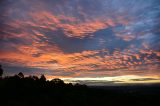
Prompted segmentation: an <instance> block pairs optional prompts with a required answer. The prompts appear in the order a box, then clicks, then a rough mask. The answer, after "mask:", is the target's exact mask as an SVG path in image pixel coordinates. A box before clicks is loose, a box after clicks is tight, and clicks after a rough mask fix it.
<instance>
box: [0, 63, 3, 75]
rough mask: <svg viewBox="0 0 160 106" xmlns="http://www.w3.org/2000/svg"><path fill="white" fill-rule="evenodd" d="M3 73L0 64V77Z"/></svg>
mask: <svg viewBox="0 0 160 106" xmlns="http://www.w3.org/2000/svg"><path fill="white" fill-rule="evenodd" d="M2 75H3V69H2V66H1V65H0V77H2Z"/></svg>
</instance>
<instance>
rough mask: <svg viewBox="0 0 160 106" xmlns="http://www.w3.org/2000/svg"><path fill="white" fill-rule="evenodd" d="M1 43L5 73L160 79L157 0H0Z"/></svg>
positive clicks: (114, 79) (0, 61) (107, 79)
mask: <svg viewBox="0 0 160 106" xmlns="http://www.w3.org/2000/svg"><path fill="white" fill-rule="evenodd" d="M0 46H1V47H0V64H2V66H3V68H4V70H5V73H4V74H5V75H14V74H16V73H18V72H23V73H24V74H25V75H38V76H39V75H41V74H44V75H45V76H46V77H47V78H48V79H51V78H55V77H58V78H63V79H65V80H67V81H68V80H72V81H75V80H78V81H81V82H86V83H88V82H87V81H89V82H90V84H91V82H92V83H93V82H94V84H96V81H98V84H102V83H101V82H103V83H104V82H105V83H115V82H116V83H118V82H125V83H126V82H130V83H134V82H136V83H138V82H140V83H144V82H152V81H153V82H160V1H159V0H0ZM68 78H69V79H68ZM77 78H78V79H77ZM79 78H80V79H79ZM93 79H94V80H93ZM82 80H83V81H82Z"/></svg>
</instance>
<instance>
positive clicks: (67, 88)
mask: <svg viewBox="0 0 160 106" xmlns="http://www.w3.org/2000/svg"><path fill="white" fill-rule="evenodd" d="M0 91H1V94H0V97H1V98H0V106H155V105H157V106H158V105H159V104H156V103H159V102H158V101H159V98H160V95H159V94H160V86H158V85H156V86H155V85H152V86H121V87H120V86H119V87H87V86H86V85H80V84H74V85H73V84H71V83H64V82H63V80H61V79H58V78H56V79H53V80H51V81H47V80H46V78H45V76H44V75H42V76H41V77H40V78H38V77H37V76H29V77H24V75H23V73H19V74H18V75H15V76H12V77H5V78H2V79H0Z"/></svg>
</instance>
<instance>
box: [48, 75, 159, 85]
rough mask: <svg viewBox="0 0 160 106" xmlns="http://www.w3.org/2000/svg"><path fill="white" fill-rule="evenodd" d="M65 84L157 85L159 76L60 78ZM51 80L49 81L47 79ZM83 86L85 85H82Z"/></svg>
mask: <svg viewBox="0 0 160 106" xmlns="http://www.w3.org/2000/svg"><path fill="white" fill-rule="evenodd" d="M61 79H62V80H64V82H65V83H81V82H83V81H84V82H99V83H100V82H103V83H105V82H106V83H107V82H113V84H141V83H145V84H146V83H148V84H150V83H159V82H160V76H156V75H154V76H138V75H122V76H113V77H95V78H91V77H85V78H61ZM48 80H51V79H48ZM83 84H85V83H83Z"/></svg>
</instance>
